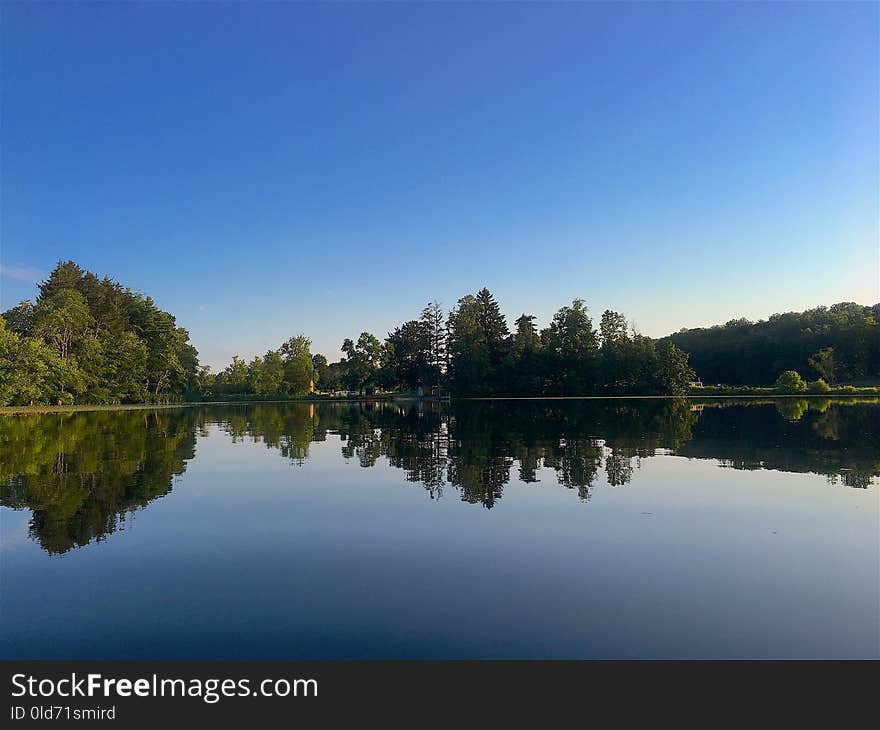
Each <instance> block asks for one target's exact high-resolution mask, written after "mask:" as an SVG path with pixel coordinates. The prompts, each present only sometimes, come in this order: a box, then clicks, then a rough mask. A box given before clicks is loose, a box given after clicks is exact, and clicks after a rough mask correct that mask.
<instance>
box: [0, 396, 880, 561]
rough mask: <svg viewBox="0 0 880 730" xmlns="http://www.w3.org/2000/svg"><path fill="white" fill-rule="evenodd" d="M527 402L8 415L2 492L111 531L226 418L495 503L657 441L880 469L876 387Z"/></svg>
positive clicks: (790, 466) (617, 470) (614, 481)
mask: <svg viewBox="0 0 880 730" xmlns="http://www.w3.org/2000/svg"><path fill="white" fill-rule="evenodd" d="M518 401H519V402H512V401H509V400H499V399H495V400H481V401H476V400H475V401H469V402H457V403H453V404H442V403H436V402H433V401H422V402H406V403H404V402H388V401H383V402H376V401H373V402H368V403H365V402H356V401H349V402H344V403H323V402H301V403H289V402H288V403H284V404H282V405H278V404H270V403H265V402H263V403H249V404H239V403H236V404H234V405H231V406H220V405H212V406H211V407H207V408H200V409H193V408H185V409H162V410H157V409H155V408H151V409H124V410H123V412H117V413H113V412H107V411H99V412H91V413H73V414H53V415H30V416H21V417H18V418H10V419H0V445H2V448H3V453H4V460H3V461H2V462H0V506H5V507H10V508H12V509H16V510H18V509H30V510H31V512H32V519H31V521H30V530H29V531H30V536H31V537H32V538H33V539H35V540H37V541H38V542H39V543H40V544H41V546H42V547H43V548H44V549H45V550H46V551H47V552H50V553H63V552H66V551H68V550H70V549H72V548H75V547H78V546H82V545H85V544H88V543H89V542H91V541H93V540H97V541H100V540H102V539H104V537H105V536H106V535H109V534H111V533H113V532H115V531H116V530H117V529H119V528H120V527H121V525H122V524H123V523H124V522H125V520H126V518H127V516H128V515H129V514H131V513H133V512H134V511H136V510H137V509H141V508H144V507H146V506H147V505H148V504H150V503H151V502H153V501H154V500H156V499H158V498H160V497H162V496H164V495H166V494H168V493H169V492H170V491H171V488H172V484H173V479H174V476H176V475H180V474H182V473H183V472H184V471H185V469H186V464H187V462H188V461H189V460H190V459H192V458H194V456H195V443H196V437H197V435H199V434H205V433H206V432H207V429H208V426H209V425H212V424H216V425H217V426H218V430H220V431H222V432H224V433H225V434H227V435H228V436H229V437H230V438H231V439H232V441H233V442H237V441H240V440H253V441H255V442H260V443H263V444H265V445H266V447H267V448H270V449H273V450H277V451H278V452H279V454H280V455H281V456H282V457H284V458H285V459H288V460H290V461H291V462H292V463H294V464H297V465H299V466H305V465H306V464H307V462H308V459H309V449H310V445H311V444H312V443H314V442H323V441H326V440H327V437H328V435H331V434H332V435H335V436H338V437H339V439H340V444H341V445H340V452H339V454H340V456H341V457H342V458H344V459H346V460H355V461H356V462H357V463H358V464H359V465H360V466H362V467H367V468H369V467H372V466H374V465H376V464H377V463H379V462H380V460H381V461H382V462H384V463H387V464H389V465H390V466H392V467H394V468H396V469H400V470H402V471H403V473H404V478H405V479H406V481H409V482H412V483H416V484H421V485H422V486H423V487H424V489H425V490H426V491H427V492H428V494H429V496H430V497H432V498H435V497H440V496H441V495H442V494H443V490H444V488H446V487H451V488H452V489H454V490H455V491H456V493H457V494H458V496H459V498H460V499H461V500H462V501H465V502H468V503H471V504H480V505H482V506H484V507H486V508H491V507H493V506H494V505H495V503H496V502H497V501H498V500H500V499H501V498H502V497H503V493H504V489H505V486H506V485H507V484H508V483H509V482H510V481H511V479H516V480H519V481H520V482H522V483H525V484H529V483H533V482H537V481H538V480H539V478H538V475H539V473H540V470H542V469H551V470H552V471H553V472H554V473H555V476H556V481H557V483H558V484H559V485H560V486H562V487H565V488H567V489H571V490H573V491H576V492H577V494H578V497H579V498H580V499H581V500H585V501H586V500H588V499H589V498H590V494H591V491H592V489H593V486H594V484H596V483H601V481H600V479H601V476H602V475H603V474H604V480H605V482H607V483H608V484H609V485H611V486H615V485H625V484H627V483H629V482H630V481H631V480H632V479H633V477H634V475H635V474H636V472H637V471H638V469H639V468H640V465H641V460H642V459H645V458H650V457H652V456H655V455H658V454H675V455H679V456H683V457H686V458H693V459H710V460H716V461H718V462H719V463H720V464H722V465H723V466H726V467H730V468H735V469H742V470H755V469H770V470H776V471H786V472H796V473H805V472H810V473H816V474H821V475H824V476H825V477H826V478H827V479H828V480H829V482H831V483H842V484H845V485H847V486H850V487H857V488H867V487H868V486H869V485H870V484H873V483H874V482H875V480H876V477H877V476H878V475H880V459H878V456H877V455H878V454H880V423H878V422H877V421H878V419H877V413H878V407H877V406H876V405H873V404H871V403H866V402H865V401H864V400H862V399H852V398H849V399H846V400H845V401H843V402H838V401H837V400H836V399H829V398H816V399H807V398H790V399H772V400H768V399H752V401H751V402H749V403H747V404H746V403H741V402H740V403H737V404H733V403H729V402H728V403H723V402H718V401H717V400H716V399H712V400H710V401H707V400H706V399H701V400H700V402H698V403H695V402H694V400H693V399H687V400H685V399H650V400H645V399H635V398H626V399H624V398H620V399H576V400H573V399H565V400H564V401H560V400H555V402H549V401H548V400H547V399H541V400H535V399H529V400H526V401H523V400H522V399H518ZM211 430H212V431H213V429H211ZM7 455H8V456H7Z"/></svg>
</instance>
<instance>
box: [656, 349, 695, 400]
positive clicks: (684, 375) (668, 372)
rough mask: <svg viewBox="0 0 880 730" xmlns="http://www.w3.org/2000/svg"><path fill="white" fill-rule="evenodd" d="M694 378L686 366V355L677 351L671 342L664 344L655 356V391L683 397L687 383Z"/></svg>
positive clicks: (689, 368)
mask: <svg viewBox="0 0 880 730" xmlns="http://www.w3.org/2000/svg"><path fill="white" fill-rule="evenodd" d="M694 377H695V376H694V371H693V370H692V369H691V367H690V365H689V364H688V355H687V353H686V352H682V351H681V350H679V349H678V348H677V347H676V346H675V345H674V344H672V343H671V342H667V343H665V344H664V345H663V347H661V348H660V352H659V353H658V355H657V371H656V383H657V389H658V390H659V391H660V392H661V393H668V394H669V395H685V394H687V389H688V383H689V382H690V381H692V380H693V379H694Z"/></svg>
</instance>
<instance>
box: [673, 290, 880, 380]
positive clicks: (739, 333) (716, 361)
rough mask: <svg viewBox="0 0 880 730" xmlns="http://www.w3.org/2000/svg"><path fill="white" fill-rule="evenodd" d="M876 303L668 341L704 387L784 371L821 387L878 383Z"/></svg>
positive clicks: (688, 333) (879, 313)
mask: <svg viewBox="0 0 880 730" xmlns="http://www.w3.org/2000/svg"><path fill="white" fill-rule="evenodd" d="M878 323H880V304H875V305H874V306H873V307H867V306H863V305H860V304H855V303H853V302H843V303H840V304H835V305H833V306H831V307H817V308H815V309H810V310H808V311H806V312H788V313H786V314H774V315H773V316H771V317H770V318H769V319H768V320H766V321H759V322H749V321H748V320H731V321H730V322H728V323H727V324H725V325H718V326H715V327H708V328H701V329H692V330H682V331H681V332H678V333H676V334H674V335H671V336H670V337H668V338H665V339H669V340H671V341H672V342H674V343H675V344H676V345H677V346H678V347H680V348H681V349H682V350H684V351H685V352H688V353H689V354H690V356H691V364H692V366H693V367H694V369H695V370H696V371H697V373H698V374H699V376H700V378H701V379H702V380H703V382H704V383H726V384H730V385H764V386H768V385H770V384H772V383H773V380H774V378H775V377H776V376H777V375H778V374H779V373H780V372H782V371H784V370H795V371H797V372H801V373H807V372H815V373H816V374H817V375H818V376H819V377H821V378H823V379H824V380H825V381H826V382H829V383H830V382H835V381H840V380H844V381H845V380H864V379H873V378H880V324H878Z"/></svg>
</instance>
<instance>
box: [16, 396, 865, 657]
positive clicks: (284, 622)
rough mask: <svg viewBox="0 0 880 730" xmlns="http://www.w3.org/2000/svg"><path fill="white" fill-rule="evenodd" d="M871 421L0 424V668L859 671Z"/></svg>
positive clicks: (669, 407)
mask: <svg viewBox="0 0 880 730" xmlns="http://www.w3.org/2000/svg"><path fill="white" fill-rule="evenodd" d="M878 474H880V405H878V404H877V403H876V402H866V401H864V400H857V399H853V400H851V401H849V402H833V401H831V400H828V399H798V398H786V399H780V400H777V401H766V400H765V401H759V400H748V399H740V400H736V399H731V400H727V401H718V402H704V403H698V402H695V401H682V400H664V399H654V400H637V399H621V400H571V401H553V400H534V401H503V400H501V401H461V402H459V401H455V402H453V403H451V404H448V403H444V404H438V403H435V402H425V403H421V404H420V403H417V402H402V401H401V402H396V403H390V402H377V403H337V404H332V403H315V404H308V403H287V404H273V403H263V404H242V405H216V406H204V407H203V406H198V407H189V408H168V409H144V410H124V411H96V412H76V413H63V414H60V413H59V414H41V415H16V416H11V415H4V416H0V505H2V506H0V538H2V548H0V618H2V625H3V630H2V633H0V657H3V658H89V659H94V658H107V659H114V658H131V659H147V658H168V659H193V658H195V659H215V658H216V659H269V658H279V659H324V658H334V659H335V658H676V657H719V658H727V657H874V658H876V657H878V655H880V634H878V615H880V586H878V581H880V557H878V556H880V534H878V533H880V509H878Z"/></svg>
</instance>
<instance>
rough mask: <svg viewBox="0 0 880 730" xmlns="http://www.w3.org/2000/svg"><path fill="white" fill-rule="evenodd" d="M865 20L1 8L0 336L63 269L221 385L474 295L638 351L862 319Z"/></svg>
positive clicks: (873, 257) (874, 129)
mask: <svg viewBox="0 0 880 730" xmlns="http://www.w3.org/2000/svg"><path fill="white" fill-rule="evenodd" d="M877 39H878V5H877V4H875V3H867V2H866V3H852V4H846V3H831V4H820V3H809V4H804V5H800V4H794V3H784V4H783V3H776V4H756V3H747V4H746V3H744V4H737V3H724V4H721V3H708V2H707V3H698V4H660V3H652V4H558V5H557V4H549V3H548V4H470V5H455V4H449V3H437V4H356V5H343V4H325V5H303V4H292V3H290V4H285V3H275V4H258V3H247V4H244V3H242V4H219V3H217V4H215V3H168V4H163V3H114V4H110V3H83V4H79V3H66V4H48V3H4V4H3V7H2V54H3V55H2V62H3V71H2V74H3V76H2V81H3V89H2V94H3V98H2V103H3V109H2V111H3V120H2V125H3V126H2V143H3V144H2V195H3V198H2V213H3V216H2V230H0V233H2V249H0V264H2V277H0V285H2V289H0V307H2V308H4V309H5V308H7V307H9V306H12V305H14V304H15V303H17V302H18V301H19V300H21V299H24V298H31V297H33V296H34V294H35V286H34V280H35V279H38V278H40V277H43V276H45V274H46V273H47V272H48V271H49V270H50V269H51V268H52V266H53V264H54V262H55V261H56V260H57V259H59V258H61V259H68V258H72V259H74V260H76V261H77V262H79V263H80V264H81V265H82V266H84V267H86V268H89V269H92V270H94V271H96V272H98V273H99V274H102V275H103V274H109V275H111V276H112V277H114V278H116V279H118V280H119V281H121V282H122V283H123V284H124V285H127V286H130V287H132V288H135V289H141V290H142V291H144V292H147V293H149V294H151V295H152V296H153V297H154V299H155V300H156V301H157V303H158V304H159V305H160V306H161V307H163V308H164V309H167V310H169V311H171V312H172V313H174V314H175V315H176V316H177V318H178V322H179V323H180V324H181V325H182V326H185V327H187V328H188V329H189V330H190V333H191V335H192V340H193V342H194V344H195V345H196V346H197V347H198V348H199V350H200V352H201V353H202V359H203V360H204V361H205V362H207V363H209V364H211V365H213V366H215V367H216V366H222V365H224V364H225V363H226V362H227V361H228V360H229V359H230V358H231V356H232V354H233V353H239V354H241V355H243V356H246V357H250V356H252V355H253V354H255V353H258V352H259V353H261V352H264V351H265V350H266V349H268V348H270V347H275V346H277V345H278V344H280V342H282V341H283V340H284V339H286V338H287V337H289V336H290V335H293V334H297V333H300V332H304V333H306V334H308V335H309V336H310V337H311V338H312V340H313V342H314V348H313V349H314V350H315V351H323V352H326V353H327V354H328V355H330V356H331V357H335V356H336V355H337V353H338V348H339V344H340V343H341V340H342V338H344V337H346V336H355V337H356V336H357V334H358V333H360V332H361V331H362V330H369V331H372V332H374V333H375V334H377V335H380V336H382V335H384V334H385V333H386V332H387V331H388V330H389V329H391V328H392V327H393V326H395V325H396V324H398V323H400V322H402V321H404V320H406V319H410V318H413V317H415V316H417V315H418V313H419V311H420V310H421V308H422V307H423V306H424V304H425V303H426V302H427V301H428V300H429V299H438V300H440V301H441V302H442V303H443V305H444V307H445V308H446V309H448V308H450V307H451V306H452V305H454V303H455V301H456V300H457V299H458V297H460V296H461V295H463V294H465V293H468V292H474V291H476V290H477V289H479V288H481V287H482V286H484V285H485V286H488V287H489V288H490V289H491V290H492V291H493V292H494V293H495V295H496V297H497V299H498V300H499V302H500V304H501V305H502V308H503V310H504V311H505V313H506V314H507V315H508V318H509V319H510V321H511V322H512V320H513V319H515V318H516V317H517V316H518V315H519V314H521V313H522V312H529V313H533V314H535V315H537V316H538V319H539V323H540V324H542V325H544V324H546V323H547V321H548V320H549V318H550V317H551V316H552V313H553V312H554V311H555V310H556V309H557V308H558V307H560V306H561V305H563V304H565V303H567V302H569V301H570V300H571V299H572V298H574V297H582V298H584V299H585V300H586V301H587V302H588V304H589V306H590V309H591V311H592V313H593V315H594V317H596V318H598V316H599V315H600V314H601V312H602V310H604V309H605V308H613V309H616V310H618V311H622V312H624V313H625V314H626V315H627V316H628V317H629V318H630V320H631V321H634V322H635V323H636V325H637V326H638V328H639V329H640V330H641V331H642V332H644V333H646V334H649V335H653V336H660V335H663V334H666V333H668V332H670V331H673V330H676V329H679V328H680V327H683V326H687V327H695V326H700V325H706V324H713V323H716V322H724V321H727V320H728V319H731V318H733V317H739V316H746V317H749V318H752V319H756V318H762V317H766V316H767V315H769V314H771V313H773V312H777V311H790V310H799V309H805V308H808V307H811V306H815V305H817V304H831V303H834V302H837V301H857V302H861V303H865V304H872V303H874V302H876V301H878V300H880V294H878V278H880V262H878V156H880V153H878V126H877V125H878V40H877Z"/></svg>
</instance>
